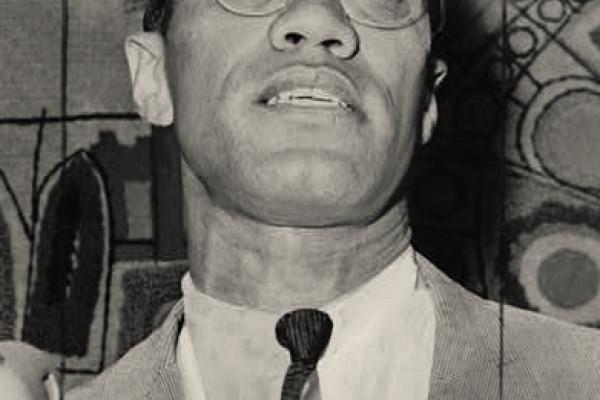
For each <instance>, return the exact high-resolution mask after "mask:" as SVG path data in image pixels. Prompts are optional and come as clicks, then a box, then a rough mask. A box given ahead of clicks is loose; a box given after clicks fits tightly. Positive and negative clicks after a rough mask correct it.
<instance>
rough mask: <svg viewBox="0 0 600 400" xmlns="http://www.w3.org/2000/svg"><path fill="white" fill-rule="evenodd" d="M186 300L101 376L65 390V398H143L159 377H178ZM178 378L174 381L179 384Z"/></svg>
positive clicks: (115, 399)
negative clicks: (177, 357) (180, 333)
mask: <svg viewBox="0 0 600 400" xmlns="http://www.w3.org/2000/svg"><path fill="white" fill-rule="evenodd" d="M182 314H183V304H182V303H181V302H179V303H178V304H176V305H175V307H174V308H173V310H172V311H171V313H170V314H169V316H168V317H167V318H166V320H165V322H164V323H163V325H162V326H161V327H160V328H159V329H157V330H155V331H154V332H152V333H151V334H150V336H148V338H146V339H145V340H143V341H142V342H140V343H139V344H137V345H136V346H134V347H133V348H131V349H130V350H129V351H127V353H125V355H124V356H123V357H122V358H121V359H120V360H118V361H117V362H116V363H115V364H113V365H112V366H110V367H109V368H107V369H106V370H104V371H103V372H102V373H101V374H100V375H99V376H97V377H96V378H94V379H92V380H91V381H89V382H87V383H86V384H84V385H82V386H78V387H76V388H74V389H72V390H70V391H68V392H67V393H66V396H65V400H138V399H139V400H141V399H145V398H146V394H147V393H149V392H150V391H151V389H152V386H153V385H154V384H155V383H156V380H157V378H158V379H161V378H164V376H165V375H168V376H169V378H172V379H169V383H171V381H174V380H176V379H175V378H176V377H177V373H176V370H177V364H176V356H175V354H176V352H175V349H176V345H177V336H178V333H179V330H180V326H181V322H182ZM176 384H177V382H175V383H173V385H174V386H176Z"/></svg>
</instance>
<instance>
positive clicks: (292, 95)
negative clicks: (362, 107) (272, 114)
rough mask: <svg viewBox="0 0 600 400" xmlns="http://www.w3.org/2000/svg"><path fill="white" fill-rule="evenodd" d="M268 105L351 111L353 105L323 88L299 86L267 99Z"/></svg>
mask: <svg viewBox="0 0 600 400" xmlns="http://www.w3.org/2000/svg"><path fill="white" fill-rule="evenodd" d="M265 104H266V105H267V106H268V107H277V106H281V105H289V106H296V107H307V108H309V107H310V108H315V107H316V108H341V109H343V110H348V111H351V109H352V107H351V105H350V104H348V103H347V102H345V101H343V100H342V99H341V98H339V97H338V96H336V95H334V94H333V93H330V92H328V91H326V90H323V89H318V88H309V87H299V88H294V89H290V90H283V91H281V92H278V93H276V94H274V95H273V96H271V97H269V98H268V99H265Z"/></svg>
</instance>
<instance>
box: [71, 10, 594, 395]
mask: <svg viewBox="0 0 600 400" xmlns="http://www.w3.org/2000/svg"><path fill="white" fill-rule="evenodd" d="M145 26H146V30H147V32H145V33H140V34H137V35H134V36H132V37H130V38H129V39H128V40H127V44H126V53H127V57H128V61H129V65H130V68H131V76H132V81H133V95H134V99H135V101H136V103H137V104H138V106H139V109H140V113H141V115H142V116H143V117H144V118H145V119H146V120H148V121H149V122H151V123H153V124H157V125H169V124H171V123H173V122H175V124H176V131H177V136H178V140H179V143H180V147H181V155H182V182H183V193H184V196H183V197H184V213H185V220H186V234H187V240H188V248H189V262H190V272H189V275H187V276H186V277H185V278H184V280H183V282H182V288H183V300H182V302H180V303H179V304H177V305H176V306H175V307H174V309H173V311H172V312H171V314H170V315H169V317H167V320H166V321H165V323H164V324H163V326H162V327H161V328H160V329H159V330H158V331H156V332H155V333H153V334H152V335H151V336H150V337H149V338H148V339H147V340H146V341H145V342H143V343H142V344H140V345H138V346H137V347H136V348H134V349H133V350H131V351H130V352H129V353H128V354H127V355H126V356H125V357H124V358H123V359H122V360H120V361H119V362H118V363H117V364H116V365H115V366H113V367H111V368H110V369H109V370H108V371H106V372H105V373H104V374H103V375H101V376H100V377H98V378H97V379H96V380H94V381H93V382H91V383H90V384H88V385H86V386H84V387H81V388H77V389H76V390H74V391H72V392H70V393H68V394H67V399H72V400H76V399H77V400H78V399H107V400H108V399H110V400H118V399H129V400H137V399H173V400H175V399H177V400H180V399H181V400H204V399H206V400H221V399H228V400H231V399H272V400H275V399H288V398H289V399H291V398H296V399H298V398H303V399H309V398H322V399H324V400H338V399H374V398H379V399H387V400H390V399H414V400H424V399H501V398H506V399H537V398H544V399H556V400H558V399H561V400H562V399H597V398H598V395H599V393H600V372H599V371H600V368H599V367H600V338H599V336H598V334H597V332H595V331H592V330H589V329H585V328H580V327H575V326H572V325H569V324H566V323H562V322H558V321H554V320H552V319H549V318H546V317H543V316H539V315H535V314H533V313H528V312H524V311H520V310H516V309H512V308H509V307H507V309H506V310H505V312H504V313H501V312H500V307H499V306H498V305H496V304H493V303H489V302H486V301H483V300H481V299H479V298H477V297H476V296H474V295H472V294H470V293H468V292H467V291H465V290H463V289H462V288H460V287H459V286H458V285H457V284H455V283H454V282H452V281H451V280H450V279H448V278H447V277H446V276H444V275H443V274H442V273H441V272H440V271H439V270H438V269H437V268H435V267H434V266H433V265H431V264H430V263H429V262H427V260H425V259H424V258H423V257H422V256H420V255H418V254H416V253H415V252H414V250H413V249H412V248H411V246H410V228H409V224H408V217H407V209H406V200H405V188H404V187H403V178H404V177H405V175H406V172H407V170H408V168H409V165H410V163H411V159H412V155H413V152H414V150H415V148H416V147H417V146H419V145H421V144H422V143H424V142H426V141H427V139H428V138H429V135H430V134H431V130H432V128H433V125H434V123H435V120H436V117H437V110H436V102H435V97H434V93H433V91H434V88H435V87H436V86H437V85H438V84H439V83H440V81H441V80H442V78H443V76H444V74H445V66H444V64H443V63H442V62H440V61H438V60H435V59H434V58H433V57H432V56H431V54H430V45H431V33H430V31H431V26H430V20H429V14H428V7H427V6H426V4H425V2H424V1H421V0H377V1H369V0H289V1H287V0H256V1H250V0H177V1H169V0H162V1H161V0H159V1H153V2H152V4H151V5H150V8H149V10H148V12H147V14H146V18H145ZM297 310H300V311H298V312H294V313H291V314H290V312H292V311H297ZM280 344H281V345H280ZM301 345H304V347H302V346H301ZM282 346H285V347H287V348H288V349H289V350H290V353H289V354H288V351H287V350H286V349H284V347H282ZM317 347H318V348H317Z"/></svg>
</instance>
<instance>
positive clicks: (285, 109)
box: [261, 103, 354, 116]
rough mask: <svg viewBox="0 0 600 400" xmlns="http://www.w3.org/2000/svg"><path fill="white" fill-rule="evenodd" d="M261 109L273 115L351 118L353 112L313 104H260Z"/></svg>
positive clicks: (348, 109) (347, 109)
mask: <svg viewBox="0 0 600 400" xmlns="http://www.w3.org/2000/svg"><path fill="white" fill-rule="evenodd" d="M261 106H262V109H263V110H266V111H269V112H275V113H282V114H287V113H300V114H307V113H310V114H315V113H318V114H333V115H345V116H352V115H353V114H354V110H353V109H352V108H344V107H340V106H332V105H323V104H319V103H315V104H314V105H309V104H303V105H295V104H273V105H267V104H261Z"/></svg>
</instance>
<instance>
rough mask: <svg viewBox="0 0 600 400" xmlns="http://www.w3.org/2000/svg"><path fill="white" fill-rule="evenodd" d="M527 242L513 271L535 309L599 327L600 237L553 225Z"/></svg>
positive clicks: (584, 230)
mask: <svg viewBox="0 0 600 400" xmlns="http://www.w3.org/2000/svg"><path fill="white" fill-rule="evenodd" d="M522 239H523V238H522ZM524 241H525V242H526V243H521V244H525V245H526V247H525V248H524V250H523V252H522V253H521V255H520V257H518V259H517V260H516V261H517V262H516V265H513V268H515V267H516V269H517V270H518V272H517V275H518V281H519V283H520V284H521V285H522V286H523V288H524V291H525V295H526V297H527V301H528V302H529V303H530V304H531V306H533V307H535V308H537V309H539V310H540V312H542V313H543V314H547V315H551V316H554V317H557V318H560V319H563V320H567V321H571V322H575V323H595V322H598V321H599V320H600V294H599V292H600V290H599V288H600V234H598V233H597V232H595V231H594V230H592V229H589V228H585V227H583V226H577V225H570V224H559V223H556V224H552V223H550V224H545V225H542V226H540V227H538V229H537V230H535V231H534V232H532V233H531V234H530V235H527V238H525V240H524Z"/></svg>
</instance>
